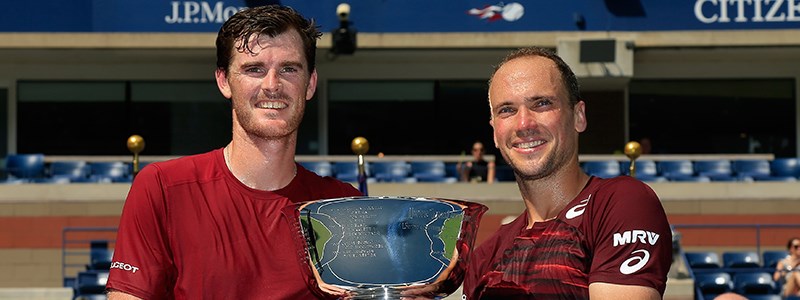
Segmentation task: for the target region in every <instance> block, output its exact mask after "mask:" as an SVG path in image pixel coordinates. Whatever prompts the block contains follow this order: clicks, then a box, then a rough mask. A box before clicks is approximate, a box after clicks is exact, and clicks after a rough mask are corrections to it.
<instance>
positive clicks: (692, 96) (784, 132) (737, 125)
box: [630, 79, 796, 157]
mask: <svg viewBox="0 0 800 300" xmlns="http://www.w3.org/2000/svg"><path fill="white" fill-rule="evenodd" d="M794 99H795V91H794V80H792V79H752V80H749V79H719V80H634V81H632V82H631V85H630V134H631V138H632V139H634V140H638V139H641V138H643V137H647V138H649V139H650V140H651V143H652V149H653V152H654V153H665V154H666V153H669V154H678V153H690V154H707V153H773V154H775V156H779V157H780V156H793V155H795V153H796V150H795V147H796V132H795V124H796V121H795V118H796V116H795V112H796V108H795V100H794Z"/></svg>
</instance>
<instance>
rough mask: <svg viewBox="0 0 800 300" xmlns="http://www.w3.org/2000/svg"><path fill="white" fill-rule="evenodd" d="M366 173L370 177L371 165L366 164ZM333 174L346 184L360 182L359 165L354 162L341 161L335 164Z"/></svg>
mask: <svg viewBox="0 0 800 300" xmlns="http://www.w3.org/2000/svg"><path fill="white" fill-rule="evenodd" d="M364 172H366V173H367V176H369V175H370V163H364ZM333 174H334V176H336V179H339V180H341V181H345V182H356V181H358V163H356V162H354V161H340V162H335V163H334V164H333Z"/></svg>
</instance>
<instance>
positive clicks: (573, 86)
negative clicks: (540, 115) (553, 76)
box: [489, 47, 581, 106]
mask: <svg viewBox="0 0 800 300" xmlns="http://www.w3.org/2000/svg"><path fill="white" fill-rule="evenodd" d="M525 56H541V57H544V58H548V59H550V60H552V61H553V62H554V63H555V64H556V67H557V68H558V71H559V72H560V73H561V82H563V83H564V86H565V87H566V88H567V93H569V102H570V104H572V105H571V106H574V105H575V104H577V103H578V101H579V100H581V90H580V86H579V85H578V79H577V78H576V77H575V73H573V72H572V69H570V67H569V65H567V63H565V62H564V60H562V59H561V57H559V56H558V55H557V54H556V53H555V52H553V51H552V50H550V49H547V48H541V47H526V48H520V49H517V50H516V51H514V52H511V53H510V54H509V55H508V56H506V57H505V58H504V59H503V60H502V61H500V64H498V65H497V66H495V67H494V71H493V72H492V76H491V77H489V85H491V84H492V79H494V74H495V73H497V70H499V69H500V67H502V66H503V65H504V64H505V63H507V62H509V61H510V60H513V59H515V58H520V57H525Z"/></svg>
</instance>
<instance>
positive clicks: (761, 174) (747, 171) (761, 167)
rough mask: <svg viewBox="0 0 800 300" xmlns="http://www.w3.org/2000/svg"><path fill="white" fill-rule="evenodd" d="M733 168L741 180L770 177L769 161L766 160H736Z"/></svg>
mask: <svg viewBox="0 0 800 300" xmlns="http://www.w3.org/2000/svg"><path fill="white" fill-rule="evenodd" d="M732 166H733V172H734V173H736V176H737V177H739V179H740V180H749V179H752V180H755V179H757V178H759V179H760V178H765V177H770V169H769V161H767V160H765V159H749V160H734V161H733V162H732Z"/></svg>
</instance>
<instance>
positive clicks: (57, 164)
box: [49, 161, 92, 182]
mask: <svg viewBox="0 0 800 300" xmlns="http://www.w3.org/2000/svg"><path fill="white" fill-rule="evenodd" d="M49 170H50V172H49V173H50V176H51V177H66V178H69V180H70V181H74V182H85V181H86V179H88V178H89V175H90V174H91V172H92V170H91V167H89V164H88V163H87V162H85V161H54V162H52V163H50V168H49Z"/></svg>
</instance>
